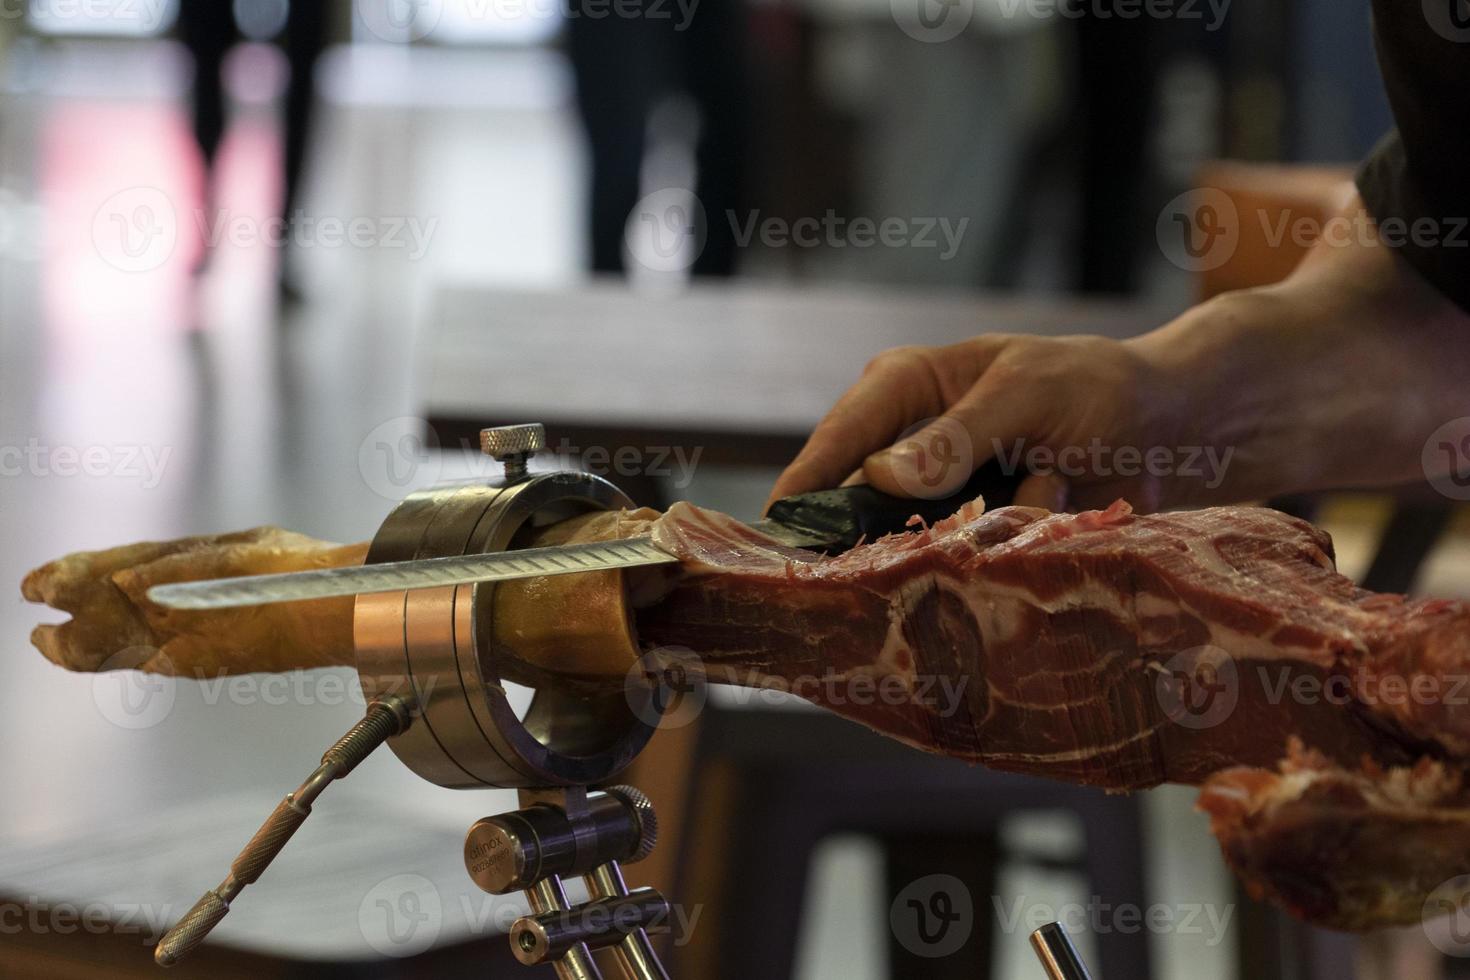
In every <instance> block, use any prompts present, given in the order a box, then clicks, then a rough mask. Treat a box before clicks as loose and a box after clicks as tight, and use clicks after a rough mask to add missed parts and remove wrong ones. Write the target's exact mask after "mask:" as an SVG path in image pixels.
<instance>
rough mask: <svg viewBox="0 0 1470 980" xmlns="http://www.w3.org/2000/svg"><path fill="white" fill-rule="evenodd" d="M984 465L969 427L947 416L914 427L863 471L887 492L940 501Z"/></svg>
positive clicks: (868, 462) (870, 460)
mask: <svg viewBox="0 0 1470 980" xmlns="http://www.w3.org/2000/svg"><path fill="white" fill-rule="evenodd" d="M983 462H985V460H984V459H977V458H976V455H975V450H974V439H973V438H972V437H971V435H970V432H969V430H968V429H967V428H966V426H965V425H964V424H963V423H962V422H961V421H960V420H959V419H958V418H956V417H954V416H951V415H944V416H940V417H939V418H935V419H928V420H926V421H924V422H921V423H919V424H918V425H916V426H913V427H911V428H910V430H909V432H907V433H905V434H904V435H902V436H899V438H898V440H897V441H896V442H894V444H893V445H892V446H889V447H888V448H887V449H884V450H882V451H880V452H876V453H874V454H873V455H871V456H869V457H868V458H867V459H866V460H864V461H863V470H862V472H863V475H864V476H865V477H867V480H868V482H869V483H870V484H872V485H873V486H874V487H875V488H877V489H879V490H882V491H883V492H884V493H887V494H892V495H893V496H895V497H916V498H919V499H922V500H937V499H939V498H941V497H948V496H950V495H951V494H953V493H955V492H957V491H958V490H959V489H960V488H961V487H963V486H964V485H965V481H966V480H968V479H969V478H970V474H971V473H973V472H975V468H976V467H977V466H979V465H980V464H981V463H983Z"/></svg>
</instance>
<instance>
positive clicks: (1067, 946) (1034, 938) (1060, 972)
mask: <svg viewBox="0 0 1470 980" xmlns="http://www.w3.org/2000/svg"><path fill="white" fill-rule="evenodd" d="M1031 948H1032V949H1034V950H1035V951H1036V957H1037V959H1039V960H1041V968H1042V969H1043V970H1045V971H1046V975H1047V977H1048V980H1092V975H1091V974H1090V973H1088V972H1087V966H1086V964H1084V963H1083V962H1082V957H1080V956H1078V955H1077V948H1076V947H1075V946H1073V945H1072V940H1070V939H1068V938H1067V933H1066V931H1065V930H1063V929H1062V926H1061V924H1060V923H1057V922H1050V923H1047V924H1046V925H1044V926H1042V927H1041V928H1040V929H1037V930H1036V931H1035V932H1033V933H1032V934H1031Z"/></svg>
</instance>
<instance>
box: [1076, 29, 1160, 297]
mask: <svg viewBox="0 0 1470 980" xmlns="http://www.w3.org/2000/svg"><path fill="white" fill-rule="evenodd" d="M1152 23H1153V22H1152V21H1151V20H1150V19H1149V18H1148V17H1141V18H1130V19H1127V20H1124V19H1121V18H1119V17H1104V16H1101V15H1096V14H1094V15H1088V16H1084V17H1082V18H1081V19H1079V20H1078V21H1077V64H1078V77H1077V83H1078V85H1077V99H1078V102H1077V114H1078V117H1079V118H1078V124H1079V125H1078V127H1077V129H1076V130H1075V132H1077V133H1078V134H1079V136H1078V139H1079V140H1080V145H1078V146H1076V147H1075V152H1076V153H1077V158H1078V161H1079V166H1080V168H1081V169H1080V173H1079V174H1078V181H1079V186H1080V188H1081V192H1082V200H1081V216H1080V221H1079V229H1078V243H1077V253H1076V262H1077V266H1076V273H1075V283H1076V286H1077V288H1078V289H1080V290H1081V291H1082V292H1086V293H1131V292H1133V291H1134V290H1135V289H1136V288H1137V272H1138V250H1139V240H1140V234H1141V232H1142V230H1143V227H1144V225H1143V215H1142V213H1141V210H1140V209H1141V207H1142V202H1143V199H1144V188H1145V186H1146V183H1147V179H1148V173H1147V168H1146V166H1145V165H1144V164H1143V161H1145V160H1147V159H1148V150H1149V146H1148V136H1149V122H1150V120H1151V118H1152V113H1153V107H1154V92H1155V89H1156V87H1157V80H1158V60H1157V52H1156V51H1155V45H1154V37H1155V32H1154V30H1153V29H1152Z"/></svg>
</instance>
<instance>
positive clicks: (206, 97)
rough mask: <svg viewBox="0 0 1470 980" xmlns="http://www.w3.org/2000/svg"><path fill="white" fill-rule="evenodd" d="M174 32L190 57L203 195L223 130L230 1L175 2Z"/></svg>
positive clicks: (230, 39) (232, 30) (232, 32)
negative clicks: (177, 7) (203, 185)
mask: <svg viewBox="0 0 1470 980" xmlns="http://www.w3.org/2000/svg"><path fill="white" fill-rule="evenodd" d="M292 6H295V4H293V5H292ZM178 33H179V40H180V41H182V42H183V43H184V46H185V47H187V48H188V49H189V54H190V55H191V56H192V57H193V59H194V106H193V109H194V138H195V139H197V140H198V141H199V149H200V151H201V152H202V153H203V154H204V174H205V176H204V182H205V190H204V196H205V198H206V199H207V198H209V197H210V193H209V174H210V172H211V171H212V170H213V169H214V159H215V155H216V154H217V153H218V152H219V146H220V142H221V141H222V140H223V139H224V134H225V83H224V76H223V74H222V72H221V69H222V67H223V66H224V61H225V53H226V52H228V51H229V50H230V46H231V45H232V44H234V43H235V17H234V14H233V13H232V12H231V5H230V4H228V3H224V2H221V0H205V2H200V0H193V2H185V3H181V4H179V19H178Z"/></svg>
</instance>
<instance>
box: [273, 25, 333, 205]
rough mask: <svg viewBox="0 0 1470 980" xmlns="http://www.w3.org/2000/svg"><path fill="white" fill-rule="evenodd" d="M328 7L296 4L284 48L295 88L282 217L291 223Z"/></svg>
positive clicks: (289, 103) (289, 109)
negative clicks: (326, 8) (325, 8)
mask: <svg viewBox="0 0 1470 980" xmlns="http://www.w3.org/2000/svg"><path fill="white" fill-rule="evenodd" d="M325 6H326V5H325V4H322V3H306V2H303V0H294V2H293V3H292V4H291V8H290V9H291V13H290V17H289V19H288V21H287V24H286V37H285V42H284V44H283V45H282V47H283V48H284V50H285V53H286V61H287V63H288V64H289V65H290V66H291V84H290V85H289V86H288V87H287V89H286V134H285V144H286V145H285V151H284V163H283V166H284V169H285V178H286V188H285V191H286V192H285V197H284V200H283V202H282V205H281V213H282V215H284V216H285V218H286V219H287V220H288V221H289V220H290V218H291V212H292V211H293V210H295V208H296V200H297V196H298V194H299V192H300V188H301V171H302V168H303V166H304V164H305V162H306V140H307V135H308V133H309V132H310V128H311V108H312V103H313V102H314V101H315V96H316V85H315V79H314V72H315V68H316V61H317V58H318V57H319V56H320V55H321V53H322V48H324V47H325V46H326V12H325V10H324V9H323V8H324V7H325Z"/></svg>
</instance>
